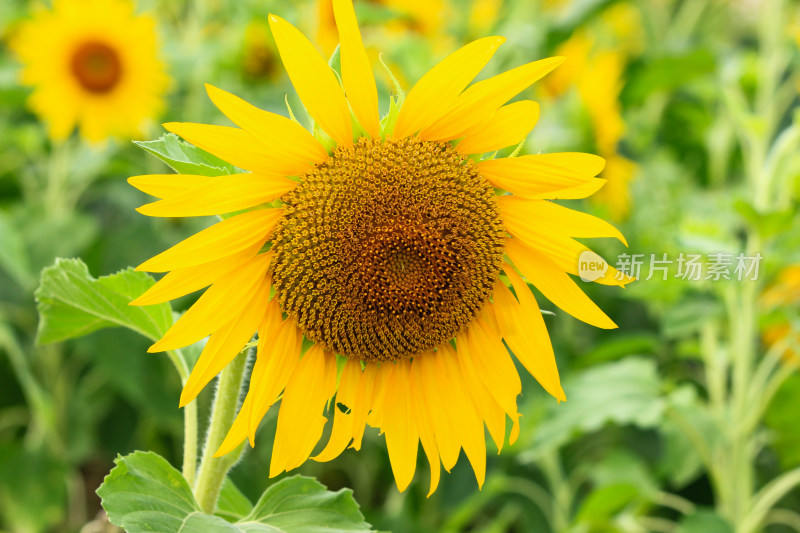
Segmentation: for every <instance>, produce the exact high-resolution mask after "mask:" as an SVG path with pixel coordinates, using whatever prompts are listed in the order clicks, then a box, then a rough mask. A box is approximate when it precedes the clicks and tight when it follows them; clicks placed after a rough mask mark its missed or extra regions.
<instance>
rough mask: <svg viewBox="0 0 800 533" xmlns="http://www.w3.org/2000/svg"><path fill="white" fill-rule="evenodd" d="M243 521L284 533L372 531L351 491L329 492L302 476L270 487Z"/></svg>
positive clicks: (319, 484)
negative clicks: (266, 526)
mask: <svg viewBox="0 0 800 533" xmlns="http://www.w3.org/2000/svg"><path fill="white" fill-rule="evenodd" d="M243 522H258V523H260V524H266V525H269V526H272V527H274V528H275V531H286V532H287V533H288V532H291V533H333V532H347V531H372V529H371V528H370V527H369V524H367V523H366V522H365V521H364V517H363V515H362V514H361V511H360V510H359V509H358V504H357V503H356V502H355V500H354V499H353V493H352V491H351V490H349V489H342V490H340V491H337V492H330V491H328V490H327V489H326V488H325V487H324V486H323V485H322V484H321V483H320V482H318V481H317V480H315V479H312V478H309V477H302V476H295V477H291V478H286V479H282V480H281V481H279V482H277V483H275V484H274V485H272V486H271V487H269V488H268V489H267V491H266V492H265V493H264V494H263V495H262V496H261V498H260V499H259V500H258V502H257V503H256V505H255V507H254V508H253V511H252V512H251V513H250V514H249V515H248V516H247V517H246V518H245V519H244V520H243ZM243 531H271V530H262V529H246V528H243Z"/></svg>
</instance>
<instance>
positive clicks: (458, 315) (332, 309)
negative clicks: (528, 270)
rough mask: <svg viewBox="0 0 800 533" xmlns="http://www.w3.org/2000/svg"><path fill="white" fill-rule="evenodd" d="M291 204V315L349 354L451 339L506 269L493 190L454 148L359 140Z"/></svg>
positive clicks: (279, 235)
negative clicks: (501, 268)
mask: <svg viewBox="0 0 800 533" xmlns="http://www.w3.org/2000/svg"><path fill="white" fill-rule="evenodd" d="M283 200H284V202H285V206H284V216H283V218H282V220H281V222H280V223H279V224H278V227H277V228H276V230H275V234H274V236H273V245H272V251H273V252H274V259H273V263H272V266H271V273H272V281H273V285H274V287H275V289H276V291H277V294H278V298H279V302H280V306H281V309H282V310H283V312H284V313H286V314H288V315H290V316H293V317H296V318H297V321H298V324H299V325H300V327H301V328H302V329H303V332H304V333H305V335H306V337H308V338H309V339H311V340H313V341H315V342H319V343H322V344H323V345H325V346H326V347H327V348H329V349H330V350H332V351H334V352H336V353H339V354H342V355H346V356H348V357H353V358H358V359H362V360H372V361H382V360H384V361H385V360H396V359H402V358H407V357H412V356H414V355H417V354H420V353H422V352H424V351H427V350H431V349H433V348H436V347H437V346H439V345H440V344H442V343H444V342H447V341H448V340H449V339H451V338H453V337H454V336H455V335H456V334H457V333H458V332H459V331H460V330H462V329H463V328H464V327H466V326H467V325H468V324H469V323H470V322H471V321H472V319H473V318H475V316H476V314H477V313H478V311H479V310H480V308H481V307H482V305H483V304H484V302H485V301H486V300H487V299H488V298H489V296H490V294H491V290H492V286H493V283H494V281H495V280H496V279H497V275H498V273H499V271H500V265H501V260H502V254H503V241H504V236H505V232H504V230H503V227H502V224H501V222H500V217H499V213H498V209H497V202H496V199H495V195H494V190H493V189H492V187H491V186H490V185H489V183H488V182H487V181H486V180H485V179H484V178H483V177H481V176H480V175H479V174H478V171H477V169H476V167H475V165H474V164H473V163H472V162H471V161H469V160H465V159H464V158H462V157H461V156H460V155H459V154H458V153H457V152H456V151H455V149H453V147H452V146H451V145H449V144H447V143H438V142H428V141H421V140H418V139H402V140H387V141H379V140H375V139H360V140H359V142H358V143H357V144H356V145H354V146H352V147H350V148H339V149H337V150H336V152H335V153H334V154H333V155H332V156H331V157H330V158H329V159H328V160H327V161H325V162H324V163H322V164H320V165H318V166H316V167H315V168H314V169H312V170H310V171H309V172H307V173H306V174H305V175H303V176H302V177H301V183H300V185H299V186H298V187H297V188H296V189H295V190H294V191H292V192H291V193H289V194H287V195H286V196H285V197H284V198H283Z"/></svg>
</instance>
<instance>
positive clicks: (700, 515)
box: [675, 508, 733, 533]
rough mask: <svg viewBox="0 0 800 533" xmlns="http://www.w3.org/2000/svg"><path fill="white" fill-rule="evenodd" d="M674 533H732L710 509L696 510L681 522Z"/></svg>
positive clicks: (723, 521)
mask: <svg viewBox="0 0 800 533" xmlns="http://www.w3.org/2000/svg"><path fill="white" fill-rule="evenodd" d="M675 533H733V528H732V527H731V526H730V524H728V523H727V522H726V521H725V520H724V519H723V518H721V517H720V516H719V515H718V514H717V513H715V512H714V511H713V510H712V509H702V508H701V509H698V510H696V511H695V512H694V513H692V514H691V515H689V516H687V517H685V518H684V519H683V520H681V523H680V525H679V526H678V529H676V530H675Z"/></svg>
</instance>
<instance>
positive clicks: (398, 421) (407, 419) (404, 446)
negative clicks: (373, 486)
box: [381, 359, 419, 492]
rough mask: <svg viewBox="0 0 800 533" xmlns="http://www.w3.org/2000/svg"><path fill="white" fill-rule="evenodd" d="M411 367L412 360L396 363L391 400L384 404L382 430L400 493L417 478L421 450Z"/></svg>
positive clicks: (390, 380) (389, 386) (389, 392)
mask: <svg viewBox="0 0 800 533" xmlns="http://www.w3.org/2000/svg"><path fill="white" fill-rule="evenodd" d="M410 367H411V362H410V361H409V360H408V359H405V360H403V361H398V362H397V363H395V369H394V371H393V372H392V373H391V375H390V376H389V378H388V381H387V383H386V394H387V395H388V396H389V397H390V398H391V401H390V402H384V405H383V411H384V415H383V421H384V423H383V425H382V427H381V429H383V430H384V433H385V434H386V449H387V450H388V452H389V463H390V464H391V465H392V472H394V479H395V482H396V483H397V489H398V490H399V491H400V492H403V491H404V490H406V488H408V485H409V484H410V483H411V480H412V479H413V478H414V471H415V470H416V468H417V451H418V448H419V435H418V433H417V427H416V422H415V419H414V417H413V416H412V411H411V397H410V396H411V389H410V383H409V381H410V379H409V370H410Z"/></svg>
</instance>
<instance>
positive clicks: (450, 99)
mask: <svg viewBox="0 0 800 533" xmlns="http://www.w3.org/2000/svg"><path fill="white" fill-rule="evenodd" d="M503 42H505V39H504V38H502V37H485V38H483V39H478V40H477V41H473V42H472V43H470V44H468V45H466V46H464V47H462V48H460V49H458V50H456V51H455V52H453V53H452V54H450V55H449V56H447V57H446V58H444V59H443V60H442V61H440V62H439V64H437V65H436V66H435V67H433V68H432V69H431V70H429V71H428V73H427V74H425V75H424V76H423V77H422V78H421V79H420V80H419V81H418V82H417V83H416V85H414V87H413V88H412V89H411V91H410V92H409V93H408V96H406V99H405V101H404V102H403V107H402V108H401V109H400V114H399V115H398V117H397V123H396V124H395V127H394V133H393V136H394V138H397V139H400V138H403V137H409V136H411V135H414V134H415V133H417V132H418V131H420V130H421V129H424V128H426V127H428V126H430V125H431V124H434V123H435V122H436V121H437V120H438V119H439V118H440V117H441V116H442V115H444V113H445V112H446V111H447V110H448V109H449V108H450V106H451V105H453V103H454V102H455V101H456V98H458V95H459V94H461V91H463V90H464V87H466V86H467V85H468V84H469V82H471V81H472V80H473V79H474V78H475V76H477V75H478V73H479V72H480V71H481V70H482V69H483V67H484V66H485V65H486V63H488V62H489V59H491V58H492V56H493V55H494V53H495V52H496V51H497V48H498V47H499V46H500V45H501V44H503Z"/></svg>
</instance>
